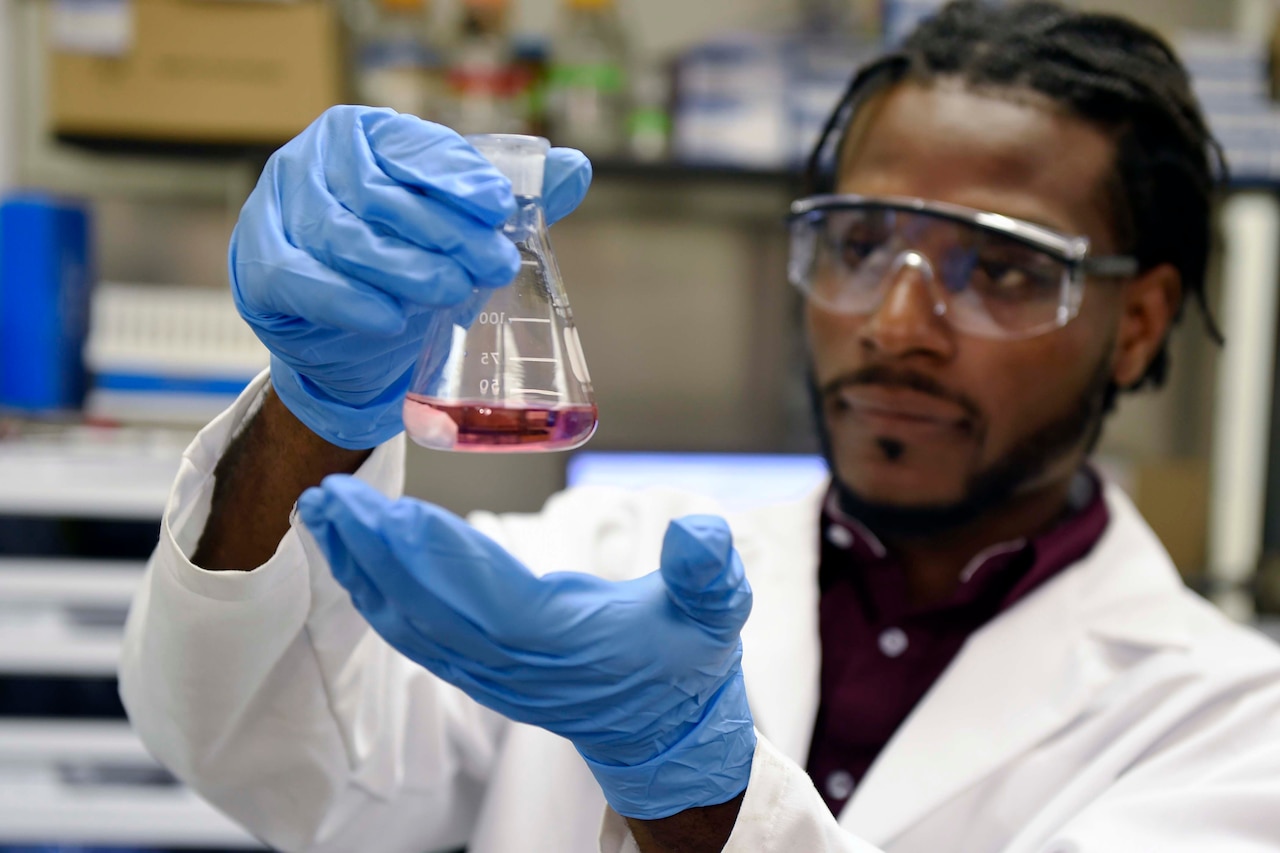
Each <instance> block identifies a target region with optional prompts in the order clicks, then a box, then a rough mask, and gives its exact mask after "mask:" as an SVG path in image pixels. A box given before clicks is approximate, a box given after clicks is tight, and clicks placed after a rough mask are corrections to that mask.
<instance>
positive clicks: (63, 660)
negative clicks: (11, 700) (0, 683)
mask: <svg viewBox="0 0 1280 853" xmlns="http://www.w3.org/2000/svg"><path fill="white" fill-rule="evenodd" d="M121 640H122V632H121V630H120V628H118V627H117V628H108V627H84V626H81V625H76V624H74V622H72V620H71V619H70V618H69V616H68V614H67V613H66V612H65V611H62V610H59V609H57V608H53V607H48V608H46V607H38V608H32V607H29V608H26V609H23V608H18V607H12V606H9V605H7V604H0V675H23V676H31V675H50V676H73V677H80V678H111V677H114V676H115V674H116V671H117V669H118V666H119V662H120V645H121Z"/></svg>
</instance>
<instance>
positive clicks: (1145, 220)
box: [805, 0, 1226, 386]
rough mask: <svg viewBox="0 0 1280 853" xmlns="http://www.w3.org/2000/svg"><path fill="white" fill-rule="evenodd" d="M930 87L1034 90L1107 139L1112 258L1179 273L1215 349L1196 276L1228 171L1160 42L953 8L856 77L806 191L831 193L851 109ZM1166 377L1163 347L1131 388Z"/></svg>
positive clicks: (1079, 22)
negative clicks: (897, 89)
mask: <svg viewBox="0 0 1280 853" xmlns="http://www.w3.org/2000/svg"><path fill="white" fill-rule="evenodd" d="M939 78H950V79H955V80H959V81H961V82H963V83H964V84H965V85H968V86H971V87H973V88H975V89H983V88H986V89H991V88H1003V89H1010V88H1012V89H1027V90H1031V91H1034V92H1036V93H1039V94H1041V95H1044V96H1047V97H1048V98H1049V99H1050V100H1052V101H1053V102H1055V103H1057V104H1059V105H1060V106H1062V107H1064V108H1066V109H1067V110H1069V111H1070V112H1071V113H1072V114H1073V115H1076V116H1078V117H1080V118H1083V119H1085V120H1087V121H1090V122H1093V123H1095V124H1096V125H1098V126H1100V127H1102V128H1104V129H1106V130H1108V131H1109V132H1111V133H1112V134H1113V135H1114V137H1115V139H1116V165H1115V174H1114V176H1113V179H1112V180H1111V181H1110V184H1111V187H1110V190H1111V194H1112V207H1113V209H1114V211H1115V216H1116V220H1117V221H1116V222H1115V223H1114V227H1115V230H1116V237H1117V239H1118V241H1119V248H1120V249H1121V251H1124V252H1126V253H1128V254H1132V255H1133V256H1134V257H1136V258H1137V259H1138V263H1139V267H1140V269H1141V270H1144V271H1145V270H1148V269H1151V268H1153V267H1155V266H1157V265H1160V264H1164V263H1168V264H1172V265H1173V266H1174V267H1176V268H1177V270H1178V272H1179V273H1180V274H1181V276H1182V286H1183V292H1184V294H1190V296H1191V297H1192V298H1194V299H1195V301H1196V303H1197V305H1198V306H1199V308H1200V310H1201V313H1202V315H1203V316H1204V318H1205V323H1206V326H1207V328H1208V330H1209V334H1210V336H1211V337H1213V339H1214V340H1215V341H1217V342H1218V343H1221V341H1222V339H1221V335H1220V334H1219V333H1218V330H1217V328H1216V326H1215V325H1214V323H1213V319H1212V317H1211V315H1210V313H1209V310H1208V304H1207V301H1206V298H1205V276H1206V271H1207V266H1208V258H1209V251H1210V248H1211V244H1212V226H1211V207H1212V202H1213V195H1214V190H1215V189H1216V186H1217V183H1218V180H1219V178H1220V177H1221V178H1225V176H1226V166H1225V161H1224V158H1223V155H1222V149H1221V146H1220V145H1219V144H1218V142H1217V141H1216V140H1215V139H1214V137H1213V134H1212V133H1211V132H1210V131H1209V128H1208V126H1207V125H1206V123H1205V120H1204V116H1203V115H1202V113H1201V111H1200V106H1199V103H1198V102H1197V100H1196V97H1195V95H1194V94H1193V93H1192V90H1191V83H1190V80H1189V79H1188V76H1187V72H1186V69H1185V68H1184V67H1183V66H1182V64H1181V62H1180V61H1179V60H1178V58H1177V56H1176V55H1175V54H1174V52H1173V50H1172V49H1171V48H1170V47H1169V46H1168V45H1167V44H1166V43H1165V42H1164V41H1163V40H1162V39H1161V38H1160V37H1159V36H1157V35H1156V34H1155V33H1153V32H1151V31H1150V30H1147V29H1146V28H1144V27H1142V26H1139V25H1138V24H1135V23H1133V22H1131V21H1128V20H1125V19H1123V18H1118V17H1115V16H1112V15H1104V14H1091V13H1084V12H1079V11H1075V10H1071V9H1067V8H1064V7H1063V6H1061V5H1059V4H1058V3H1055V2H1045V0H1031V2H1024V3H1016V4H1010V5H993V4H990V3H987V2H983V0H955V2H952V3H949V4H948V5H947V6H945V7H943V9H942V10H941V11H940V12H939V13H938V14H937V15H936V16H935V17H933V18H930V19H928V20H926V21H925V22H924V23H922V24H921V25H920V26H919V27H918V28H917V29H916V30H915V32H914V33H913V34H912V35H911V36H910V37H909V38H908V39H907V40H906V42H905V43H904V44H903V45H902V47H901V48H900V49H898V50H896V51H894V52H891V53H889V54H886V55H884V56H882V57H881V58H879V59H878V60H876V61H875V62H873V63H871V64H869V65H867V66H864V67H863V68H862V69H860V70H859V72H858V73H857V75H856V76H855V77H854V79H853V81H852V83H850V85H849V88H848V89H847V91H846V92H845V95H844V97H843V99H842V100H841V102H840V104H839V106H838V107H837V108H836V110H835V112H833V113H832V115H831V118H830V119H829V120H828V122H827V126H826V128H825V129H824V131H823V134H822V137H821V138H820V139H819V142H818V144H817V146H816V147H815V148H814V150H813V153H812V155H811V156H810V159H809V164H808V169H807V171H806V176H805V177H806V184H807V186H808V189H809V191H811V192H831V191H832V190H833V188H834V186H835V183H836V177H837V173H838V167H839V159H840V152H841V151H842V149H843V147H844V140H845V137H846V135H847V133H848V129H849V127H850V125H851V124H852V119H853V117H854V115H855V114H856V113H857V111H858V110H859V108H860V107H862V106H863V105H864V104H866V103H867V102H868V101H869V100H871V99H872V98H873V97H874V96H875V95H876V94H878V93H880V92H883V91H885V90H886V89H888V88H890V87H892V86H893V85H896V84H897V83H899V82H902V81H905V80H912V81H919V82H923V83H928V82H931V81H933V80H937V79H939ZM1184 301H1185V300H1184ZM1178 313H1179V317H1180V316H1181V308H1179V312H1178ZM1168 369H1169V353H1168V346H1167V343H1166V344H1165V345H1162V346H1161V348H1160V351H1159V352H1158V353H1157V355H1156V357H1155V358H1154V359H1153V360H1152V362H1151V364H1150V366H1149V367H1148V369H1147V372H1146V374H1145V375H1144V376H1143V377H1142V379H1141V380H1140V381H1139V382H1138V383H1137V386H1141V385H1143V384H1146V383H1147V382H1150V383H1151V384H1153V385H1157V386H1158V385H1160V384H1161V383H1163V382H1164V379H1165V376H1166V374H1167V372H1168Z"/></svg>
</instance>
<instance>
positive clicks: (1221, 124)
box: [0, 0, 1280, 853]
mask: <svg viewBox="0 0 1280 853" xmlns="http://www.w3.org/2000/svg"><path fill="white" fill-rule="evenodd" d="M937 5H939V4H938V3H936V2H932V0H699V2H688V0H280V2H253V0H0V192H2V193H3V195H2V197H0V851H4V853H12V851H16V850H26V851H53V850H63V851H69V850H76V851H84V850H106V849H112V850H117V851H120V850H144V849H145V850H179V849H182V850H204V851H214V850H241V849H258V848H256V847H255V845H254V842H253V841H252V840H251V839H250V838H248V837H247V836H246V835H245V834H244V833H243V832H242V831H241V830H239V829H238V828H236V827H235V826H233V825H232V824H231V823H230V822H229V821H227V820H226V819H224V818H222V817H221V816H219V815H218V814H216V813H215V812H213V810H212V809H211V808H209V807H207V806H205V805H204V804H203V803H201V802H200V801H198V800H197V799H196V798H195V797H194V796H193V795H191V794H189V793H188V792H186V791H185V790H184V789H183V788H182V787H181V786H180V785H178V784H177V783H176V782H175V781H174V780H173V779H172V778H171V777H169V776H168V775H167V774H166V773H165V772H164V771H162V770H161V769H160V768H159V767H158V766H156V765H155V764H153V763H152V762H151V761H150V759H149V758H148V757H147V756H146V754H145V752H144V751H143V749H142V747H141V746H140V745H139V744H138V743H137V741H136V740H135V739H134V738H133V737H132V736H131V735H130V733H129V731H128V728H127V725H126V723H125V721H124V716H123V710H122V708H121V706H120V703H119V700H118V699H117V697H116V685H115V677H114V676H115V670H116V663H117V655H118V650H119V644H120V633H121V628H122V625H123V620H124V614H125V611H126V608H127V605H128V602H129V598H130V596H131V594H132V591H133V590H134V589H135V588H136V585H137V582H138V578H139V575H140V572H141V571H142V567H143V563H144V561H145V559H146V557H147V555H148V553H149V551H150V549H151V546H152V544H153V543H154V541H155V537H156V529H157V524H158V521H159V518H160V515H161V511H162V508H163V506H164V503H165V500H166V496H167V492H168V487H169V483H170V481H171V480H172V478H173V476H174V474H175V472H176V470H177V466H178V459H179V456H180V454H181V451H182V448H183V447H184V445H185V444H186V443H187V442H188V441H189V440H190V438H191V437H192V436H193V435H194V433H195V431H196V430H197V429H198V428H199V426H200V425H202V424H203V423H204V422H206V421H207V420H208V419H209V418H210V417H212V416H213V415H214V414H215V413H217V412H218V411H219V410H220V409H221V408H222V407H224V406H225V405H226V404H227V403H228V402H229V401H230V400H231V399H233V398H234V396H235V394H236V393H237V392H238V391H239V390H240V389H242V388H243V387H244V385H245V384H246V383H247V382H248V380H249V379H250V378H251V377H252V376H253V375H255V374H256V373H257V372H258V371H259V370H261V369H262V368H263V367H264V366H265V364H266V354H265V352H264V351H263V349H262V348H261V346H260V345H259V344H258V343H257V341H256V339H255V338H254V337H253V336H252V334H251V333H250V332H249V331H248V329H247V327H245V326H244V325H243V324H242V323H241V322H240V320H239V318H238V316H237V315H236V313H235V311H234V308H233V306H232V303H231V300H230V297H229V295H228V291H227V286H226V259H225V252H226V245H227V240H228V237H229V236H230V233H231V229H232V227H233V226H234V224H235V219H236V215H237V213H238V211H239V208H240V206H241V204H242V203H243V201H244V199H245V197H246V196H247V195H248V193H249V191H250V189H251V188H252V186H253V183H254V181H255V179H256V176H257V174H258V172H259V170H260V169H261V167H262V165H263V163H264V162H265V160H266V158H267V156H268V155H269V154H270V152H271V151H272V150H273V149H274V148H275V147H277V146H279V145H280V144H282V143H283V142H285V141H286V140H287V139H288V138H290V137H291V136H292V135H293V134H295V133H297V132H298V131H300V130H301V129H302V128H303V127H304V126H305V125H306V124H307V123H309V122H310V121H311V119H313V118H314V117H315V116H316V115H318V114H319V113H320V112H321V111H322V110H323V109H325V108H326V107H328V106H330V105H332V104H336V103H352V102H355V103H365V104H374V105H384V106H390V107H393V108H395V109H397V110H400V111H404V112H411V113H415V114H417V115H420V116H422V117H424V118H428V119H432V120H437V121H441V122H444V123H446V124H449V125H451V126H453V127H455V128H457V129H458V130H461V131H464V132H476V131H514V132H530V133H537V134H542V135H546V136H548V137H549V138H550V139H551V140H552V142H553V143H554V144H558V145H570V146H575V147H579V148H581V149H583V150H584V151H586V152H587V153H588V154H589V155H590V156H591V158H592V159H593V161H594V163H595V165H596V179H595V185H594V188H593V189H592V191H591V193H590V195H589V196H588V198H587V200H586V202H585V204H584V205H583V206H582V208H581V209H580V211H579V212H578V213H576V214H575V215H573V216H572V217H570V218H569V219H567V220H566V221H564V222H563V223H561V224H559V225H557V226H556V227H555V228H554V229H553V231H552V238H553V242H554V243H555V247H556V253H557V256H558V258H559V261H560V265H561V268H562V271H563V273H564V278H565V281H566V285H567V288H568V292H569V295H570V299H571V301H572V304H573V308H574V312H575V314H576V317H577V321H578V324H579V330H580V333H581V338H582V342H583V346H584V348H585V351H586V357H587V360H588V362H589V364H590V367H591V373H592V378H593V380H594V383H595V388H596V393H597V395H598V403H599V411H600V428H599V432H598V433H597V434H596V437H595V438H594V439H593V440H592V442H591V443H590V444H589V445H587V448H586V450H585V451H583V452H579V453H576V454H532V455H521V456H501V455H498V456H478V455H468V454H448V453H439V452H431V451H426V450H420V449H417V448H414V449H412V450H411V451H410V461H409V491H410V493H411V494H414V495H417V496H420V497H423V498H427V499H430V500H433V501H436V502H438V503H441V504H443V505H445V506H447V507H449V508H451V509H454V510H456V511H459V512H465V511H468V510H471V509H475V508H480V507H483V508H487V509H493V510H501V511H506V510H512V511H521V510H534V509H536V508H537V507H538V506H539V505H540V504H541V503H542V502H543V501H544V500H545V499H546V497H547V496H548V495H549V494H551V493H552V492H554V491H555V490H557V489H560V488H562V487H564V486H565V484H566V483H573V482H587V481H592V482H595V481H610V482H622V483H626V484H642V483H644V482H653V481H659V482H664V483H668V484H673V485H684V486H687V487H689V488H694V489H703V490H706V491H710V492H714V493H717V494H720V495H722V496H726V497H727V498H729V499H730V500H732V501H736V502H742V501H762V500H768V499H772V498H777V497H786V496H788V495H792V494H795V493H798V492H803V491H804V490H806V489H809V488H811V487H812V486H813V484H814V483H816V482H818V480H820V479H821V477H822V475H823V469H822V465H821V462H820V460H818V459H817V458H816V457H815V456H814V454H815V452H816V447H815V441H814V438H813V432H812V428H811V423H810V419H809V412H808V401H807V397H806V391H805V384H804V345H803V340H802V338H801V335H800V330H799V325H798V317H799V304H798V298H797V296H796V295H795V294H794V293H793V292H792V291H791V290H790V288H789V287H788V286H787V284H786V281H785V276H784V272H785V261H786V246H785V240H784V237H785V234H784V229H783V226H782V222H783V215H784V214H785V211H786V207H787V204H788V202H789V201H790V200H791V199H792V198H793V197H795V196H796V195H797V194H798V192H799V181H798V165H799V163H800V162H801V160H802V158H803V157H804V156H805V154H806V152H807V150H808V147H809V145H810V144H811V143H812V141H813V140H814V138H815V137H816V135H817V133H818V131H819V129H820V126H821V123H822V122H823V120H824V119H825V117H826V114H827V112H828V110H829V109H830V108H831V106H832V105H833V104H834V103H835V101H836V100H837V99H838V96H839V94H840V92H841V90H842V89H843V87H844V86H845V84H846V82H847V80H848V78H849V75H850V73H851V71H852V69H853V68H854V67H855V66H856V65H857V63H858V62H859V61H860V60H861V59H862V58H865V57H867V56H869V55H871V54H873V53H874V52H876V51H877V50H879V49H881V48H882V47H883V46H884V45H885V44H891V43H893V42H894V41H895V40H897V39H900V38H901V37H902V35H903V33H905V32H906V31H908V30H909V29H910V27H911V26H912V25H913V24H914V22H915V21H917V20H919V19H920V17H922V16H924V15H928V14H929V13H930V11H931V10H932V9H934V8H936V7H937ZM1080 5H1082V6H1085V7H1088V8H1094V9H1101V10H1108V11H1114V12H1120V13H1124V14H1127V15H1130V16H1133V17H1135V18H1137V19H1138V20H1140V21H1142V22H1144V23H1146V24H1148V25H1151V26H1153V27H1155V28H1156V29H1158V30H1159V31H1161V32H1162V33H1164V34H1165V35H1166V36H1167V37H1168V38H1169V39H1170V40H1171V41H1172V42H1173V43H1174V44H1175V45H1176V46H1177V47H1178V48H1179V50H1180V51H1181V52H1182V55H1183V57H1184V59H1185V60H1186V62H1187V64H1188V66H1189V67H1190V69H1191V72H1192V74H1193V75H1194V78H1195V85H1196V89H1197V91H1198V92H1199V94H1200V96H1201V97H1202V99H1203V103H1204V106H1205V109H1206V111H1207V112H1208V114H1209V116H1210V119H1211V123H1212V125H1213V126H1214V129H1215V130H1216V132H1217V134H1218V135H1219V137H1220V139H1221V140H1222V141H1223V142H1224V144H1225V146H1226V149H1227V156H1228V159H1229V161H1230V164H1231V167H1232V170H1233V178H1232V182H1231V184H1230V186H1229V187H1228V188H1226V189H1225V190H1224V192H1223V193H1222V194H1221V197H1220V204H1219V217H1220V226H1221V228H1220V239H1219V244H1218V247H1217V253H1216V257H1215V260H1214V272H1213V288H1212V304H1213V307H1214V311H1215V313H1216V315H1217V317H1218V318H1219V320H1220V323H1221V325H1222V326H1223V327H1224V332H1225V334H1226V337H1227V339H1228V345H1227V346H1226V348H1225V349H1218V348H1216V347H1215V346H1214V345H1213V344H1212V343H1211V342H1210V340H1209V338H1208V337H1207V336H1206V335H1205V334H1204V333H1203V332H1202V329H1201V328H1200V327H1199V319H1198V318H1197V317H1196V316H1195V314H1194V313H1189V314H1188V317H1187V318H1186V321H1185V322H1184V324H1183V327H1182V328H1181V330H1180V332H1179V333H1178V334H1177V336H1176V339H1175V343H1174V353H1173V370H1172V376H1171V380H1170V382H1169V384H1168V386H1167V387H1166V388H1165V389H1164V390H1163V391H1161V392H1158V393H1148V394H1142V395H1136V396H1132V397H1126V398H1125V399H1124V401H1123V403H1122V405H1121V408H1120V412H1119V413H1118V415H1117V416H1115V417H1114V418H1113V419H1112V421H1111V423H1110V425H1109V428H1108V430H1107V433H1106V438H1105V441H1104V443H1103V446H1102V448H1101V452H1100V454H1099V464H1100V466H1101V467H1102V468H1104V469H1105V470H1106V472H1107V473H1108V474H1109V475H1110V476H1112V477H1113V478H1115V479H1116V480H1118V481H1119V482H1120V483H1121V484H1122V485H1123V486H1124V487H1125V488H1126V489H1127V490H1128V491H1129V492H1130V493H1131V494H1132V495H1133V496H1134V498H1135V499H1136V501H1137V503H1138V505H1139V507H1140V509H1141V510H1142V512H1143V513H1144V514H1145V515H1146V517H1147V518H1148V520H1149V521H1150V522H1151V524H1152V526H1153V527H1154V528H1155V530H1156V531H1157V533H1158V534H1159V535H1160V536H1161V538H1162V539H1163V540H1164V542H1165V544H1166V545H1167V546H1168V548H1169V550H1170V552H1171V553H1172V555H1173V557H1174V559H1175V561H1176V563H1177V565H1178V567H1179V569H1180V570H1181V571H1182V572H1183V573H1184V575H1185V576H1186V578H1187V579H1188V581H1189V583H1190V584H1191V585H1192V586H1193V587H1194V588H1195V589H1196V590H1198V591H1200V592H1201V593H1203V594H1204V595H1205V596H1207V597H1209V598H1211V599H1212V600H1214V601H1215V602H1217V603H1218V604H1219V605H1221V606H1222V607H1223V608H1224V609H1226V610H1227V611H1228V612H1229V613H1231V615H1233V616H1235V617H1237V618H1239V619H1242V620H1254V621H1258V622H1259V623H1260V624H1263V625H1264V626H1266V625H1270V624H1272V623H1271V622H1270V621H1269V620H1271V619H1272V618H1274V614H1277V613H1280V418H1277V417H1276V414H1277V408H1276V407H1277V402H1278V401H1280V395H1277V393H1276V384H1275V383H1276V379H1275V377H1276V371H1275V362H1276V353H1277V346H1276V323H1277V314H1278V311H1280V308H1278V306H1277V304H1276V290H1277V283H1278V280H1280V270H1278V268H1277V263H1278V260H1280V256H1278V255H1277V251H1278V246H1280V204H1278V202H1277V197H1278V196H1277V194H1278V191H1280V107H1278V106H1277V102H1276V100H1275V99H1276V96H1277V88H1278V87H1277V86H1276V79H1277V75H1276V69H1277V67H1280V63H1276V62H1274V61H1273V60H1274V57H1275V53H1276V51H1277V50H1280V47H1277V45H1280V38H1277V37H1273V35H1272V34H1273V33H1280V29H1277V22H1278V21H1280V16H1278V13H1280V9H1278V8H1277V5H1276V4H1275V3H1274V2H1273V0H1212V1H1211V2H1210V0H1100V2H1081V3H1080Z"/></svg>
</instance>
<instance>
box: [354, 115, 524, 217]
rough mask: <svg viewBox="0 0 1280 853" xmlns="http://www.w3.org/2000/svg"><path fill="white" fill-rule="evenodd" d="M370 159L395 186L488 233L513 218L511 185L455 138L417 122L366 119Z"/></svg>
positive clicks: (413, 118) (410, 119) (435, 126)
mask: <svg viewBox="0 0 1280 853" xmlns="http://www.w3.org/2000/svg"><path fill="white" fill-rule="evenodd" d="M364 136H365V139H366V140H367V142H368V146H369V153H370V156H371V158H372V160H373V162H374V163H376V164H377V166H378V168H379V169H381V170H382V171H383V172H384V173H386V174H387V175H388V176H389V177H391V178H392V179H394V180H395V181H397V182H399V183H401V184H404V185H406V186H408V187H411V188H412V189H414V190H415V191H417V192H419V193H421V194H422V195H425V196H427V197H429V198H433V199H437V200H439V201H442V202H444V203H445V204H447V205H448V206H450V207H452V208H454V209H455V210H458V211H461V212H462V213H465V214H467V215H468V216H470V217H472V218H473V219H476V220H478V221H479V222H480V223H481V224H483V225H487V226H488V227H489V228H490V229H494V228H498V227H500V226H501V225H502V223H504V222H506V221H507V220H508V219H510V218H511V215H512V214H513V213H515V210H516V208H515V198H514V196H512V194H511V182H510V181H509V180H507V178H506V177H505V176H504V175H503V174H502V173H501V172H499V171H498V170H497V169H495V168H494V167H493V164H491V163H490V162H489V161H488V160H486V159H485V157H484V155H483V154H481V153H480V152H479V151H477V150H476V149H475V148H474V147H473V146H472V145H471V143H469V142H467V141H466V140H465V139H463V138H462V137H461V136H459V135H458V134H457V133H456V132H454V131H453V130H451V129H450V128H447V127H444V126H443V125H439V124H433V123H432V122H428V121H423V120H422V119H420V118H417V117H416V116H411V115H396V116H393V117H391V118H386V117H378V116H370V117H368V119H366V120H365V121H364Z"/></svg>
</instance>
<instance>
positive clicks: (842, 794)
mask: <svg viewBox="0 0 1280 853" xmlns="http://www.w3.org/2000/svg"><path fill="white" fill-rule="evenodd" d="M852 793H853V774H852V773H850V772H849V771H847V770H835V771H833V772H832V773H831V775H830V776H828V777H827V796H828V797H830V798H831V799H833V800H847V799H849V795H850V794H852Z"/></svg>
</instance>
